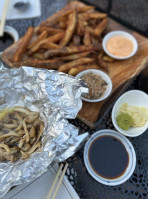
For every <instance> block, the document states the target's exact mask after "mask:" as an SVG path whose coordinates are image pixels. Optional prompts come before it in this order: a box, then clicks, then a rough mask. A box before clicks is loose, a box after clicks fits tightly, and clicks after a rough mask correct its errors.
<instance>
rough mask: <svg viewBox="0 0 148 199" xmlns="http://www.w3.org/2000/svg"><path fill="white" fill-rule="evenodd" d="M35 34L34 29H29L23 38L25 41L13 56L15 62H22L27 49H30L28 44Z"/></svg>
mask: <svg viewBox="0 0 148 199" xmlns="http://www.w3.org/2000/svg"><path fill="white" fill-rule="evenodd" d="M33 33H34V28H33V27H29V28H28V30H27V32H26V34H25V35H24V37H23V40H22V42H21V43H20V45H19V46H18V48H17V50H16V52H15V53H14V55H13V58H12V59H13V61H14V62H17V61H20V60H21V58H22V56H23V54H24V52H25V50H26V49H27V47H28V44H29V42H30V40H31V38H32V36H33Z"/></svg>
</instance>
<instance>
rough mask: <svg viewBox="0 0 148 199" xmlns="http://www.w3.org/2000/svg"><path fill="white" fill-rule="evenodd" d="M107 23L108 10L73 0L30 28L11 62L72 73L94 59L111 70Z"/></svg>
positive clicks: (17, 65) (99, 65)
mask: <svg viewBox="0 0 148 199" xmlns="http://www.w3.org/2000/svg"><path fill="white" fill-rule="evenodd" d="M107 24H108V18H107V14H106V13H100V12H97V11H95V10H94V7H93V6H87V5H81V6H80V5H79V4H77V3H74V4H73V3H70V4H69V5H67V6H66V7H65V8H63V9H62V10H60V11H59V12H58V13H56V14H54V15H53V16H51V17H49V18H48V19H47V20H45V21H44V22H42V23H41V24H40V25H39V26H37V27H35V28H34V30H32V29H33V28H32V29H29V30H28V31H27V33H26V34H25V36H24V37H23V38H21V39H20V41H19V42H18V45H17V46H18V48H17V49H16V51H14V55H13V58H12V59H11V60H10V62H11V61H12V62H13V63H12V66H13V67H19V66H23V65H26V66H32V67H37V68H38V67H41V68H46V69H55V70H59V71H62V72H66V73H70V74H71V73H72V74H76V73H77V72H73V71H80V70H84V69H85V68H87V67H88V66H89V65H90V64H89V63H92V64H93V66H94V65H95V66H98V67H99V68H100V69H101V70H105V71H106V72H108V64H109V63H110V62H112V61H113V60H112V59H111V58H110V57H108V56H107V55H105V53H104V52H103V53H102V51H103V49H102V37H103V34H104V31H105V30H106V27H107ZM32 32H33V33H32ZM24 38H25V39H24ZM26 38H27V39H26ZM24 41H26V42H25V45H24ZM18 51H19V52H18ZM84 60H87V61H88V60H89V61H90V60H93V62H92V61H91V62H89V61H88V62H87V61H84ZM78 66H79V67H78ZM84 66H85V67H84ZM77 67H78V68H79V70H78V68H77ZM15 125H16V124H13V126H15ZM20 127H21V124H20ZM20 127H18V129H19V128H20Z"/></svg>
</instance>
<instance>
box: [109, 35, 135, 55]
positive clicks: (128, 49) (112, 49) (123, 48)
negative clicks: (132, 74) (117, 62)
mask: <svg viewBox="0 0 148 199" xmlns="http://www.w3.org/2000/svg"><path fill="white" fill-rule="evenodd" d="M133 48H134V46H133V42H132V41H131V40H130V39H127V38H125V37H123V36H114V37H111V38H110V39H109V40H108V42H107V44H106V49H107V50H108V52H109V53H111V54H112V55H114V56H117V57H126V56H129V55H130V54H131V53H132V52H133Z"/></svg>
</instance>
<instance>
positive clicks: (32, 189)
mask: <svg viewBox="0 0 148 199" xmlns="http://www.w3.org/2000/svg"><path fill="white" fill-rule="evenodd" d="M57 169H58V167H57V165H55V166H54V167H53V168H52V169H51V170H50V171H49V172H47V173H45V174H44V175H42V176H41V177H40V178H38V179H37V180H35V181H33V182H30V183H26V184H22V185H19V186H16V187H15V188H13V189H11V190H10V191H9V192H8V193H7V194H6V195H5V196H4V197H3V198H2V199H46V197H47V195H48V192H49V190H50V187H51V185H52V182H53V181H54V179H55V176H56V173H57ZM56 199H80V198H79V196H78V195H77V193H76V191H75V190H74V188H73V187H72V185H71V184H70V182H69V181H68V180H67V178H66V177H64V179H63V182H62V184H61V186H60V189H59V191H58V194H57V197H56Z"/></svg>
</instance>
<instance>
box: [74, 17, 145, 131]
mask: <svg viewBox="0 0 148 199" xmlns="http://www.w3.org/2000/svg"><path fill="white" fill-rule="evenodd" d="M109 29H111V30H125V31H127V32H129V33H131V34H132V35H133V36H134V37H135V38H136V39H137V41H138V51H137V53H136V54H135V55H134V56H133V57H132V58H130V59H127V60H122V61H121V60H116V61H115V62H113V63H109V64H108V65H109V67H108V68H109V76H110V78H111V80H112V83H113V90H112V94H111V96H110V97H109V98H107V99H106V100H104V101H102V102H97V103H89V102H84V101H83V106H82V109H81V110H80V112H79V113H78V116H77V117H78V118H79V119H80V120H81V121H83V122H84V123H85V124H87V125H88V126H89V127H92V128H94V127H96V126H97V125H98V124H99V122H101V120H102V119H103V118H104V116H105V115H106V114H107V113H108V111H109V110H110V109H111V107H112V105H113V103H114V102H115V101H116V99H117V98H118V97H119V96H120V95H121V94H122V93H123V92H124V91H125V89H126V88H127V87H128V86H129V85H130V83H131V82H132V79H133V77H135V76H137V75H138V74H139V73H140V72H141V71H142V70H143V69H144V68H145V67H146V64H147V63H148V39H147V38H145V37H143V36H142V35H140V34H138V33H136V32H134V31H131V30H129V29H127V28H125V27H124V26H122V25H121V24H119V23H117V22H116V21H114V20H112V19H109Z"/></svg>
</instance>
